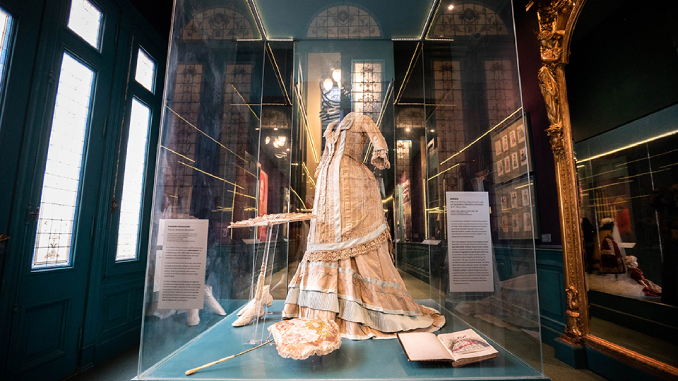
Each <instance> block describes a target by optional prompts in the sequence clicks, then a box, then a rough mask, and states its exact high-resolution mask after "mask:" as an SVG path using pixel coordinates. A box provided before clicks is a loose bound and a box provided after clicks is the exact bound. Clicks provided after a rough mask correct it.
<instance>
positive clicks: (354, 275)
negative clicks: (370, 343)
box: [283, 113, 445, 340]
mask: <svg viewBox="0 0 678 381" xmlns="http://www.w3.org/2000/svg"><path fill="white" fill-rule="evenodd" d="M325 138H326V144H325V150H324V152H323V156H322V159H321V161H320V163H319V165H318V168H317V170H316V177H317V181H316V190H315V200H314V204H313V214H315V215H316V216H317V218H316V219H315V220H311V226H310V229H309V235H308V241H307V248H306V252H305V254H304V257H303V259H302V261H301V263H300V264H299V267H298V269H297V272H296V274H295V275H294V277H293V278H292V279H291V280H290V284H289V292H288V295H287V299H286V300H285V307H284V309H283V317H284V318H296V317H301V318H320V319H328V320H334V321H336V323H337V324H338V325H339V328H340V332H341V334H342V336H343V337H347V338H350V339H356V340H361V339H369V338H372V337H377V338H390V337H395V333H396V332H402V331H413V330H419V331H435V330H438V329H440V327H442V326H443V325H444V324H445V318H444V317H443V316H442V315H440V314H439V313H438V311H436V310H433V309H430V308H427V307H423V306H421V305H419V304H417V303H416V302H414V300H413V299H412V297H411V296H410V294H409V293H408V292H407V289H406V288H405V284H404V282H403V280H402V278H401V277H400V274H398V271H397V270H396V268H395V266H394V265H393V262H392V257H391V252H390V251H391V249H390V246H391V245H390V239H391V236H390V233H389V229H388V225H387V223H386V219H385V217H384V212H383V206H382V205H383V204H382V202H381V195H380V192H379V187H378V184H377V180H376V178H375V177H374V175H373V174H372V172H371V171H370V170H369V169H368V168H367V166H365V165H364V164H363V162H362V157H361V156H362V154H363V150H364V147H365V144H366V143H367V142H371V143H372V146H373V149H374V150H373V154H372V161H371V162H372V164H373V165H375V166H376V167H377V168H380V169H384V168H389V167H390V164H389V162H388V147H387V145H386V141H385V140H384V137H383V136H382V135H381V133H380V132H379V129H378V127H377V126H376V124H375V123H374V122H373V121H372V119H370V118H369V117H367V116H365V115H362V114H358V113H350V114H348V115H347V116H346V117H345V118H344V119H343V121H342V122H341V123H340V124H339V126H337V122H333V123H331V124H330V125H329V126H328V127H327V130H326V131H325Z"/></svg>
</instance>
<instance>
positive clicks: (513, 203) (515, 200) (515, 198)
mask: <svg viewBox="0 0 678 381" xmlns="http://www.w3.org/2000/svg"><path fill="white" fill-rule="evenodd" d="M517 207H518V192H516V191H513V192H511V208H512V209H516V208H517Z"/></svg>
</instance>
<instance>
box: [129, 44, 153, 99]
mask: <svg viewBox="0 0 678 381" xmlns="http://www.w3.org/2000/svg"><path fill="white" fill-rule="evenodd" d="M134 79H135V80H136V81H137V82H139V83H140V84H141V85H142V86H143V87H145V88H146V89H148V91H151V92H152V91H153V82H154V81H155V62H153V60H152V59H151V57H149V56H148V55H147V54H146V53H144V51H143V50H141V49H139V54H138V55H137V69H136V72H135V74H134Z"/></svg>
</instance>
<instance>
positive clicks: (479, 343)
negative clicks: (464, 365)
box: [438, 329, 497, 361]
mask: <svg viewBox="0 0 678 381" xmlns="http://www.w3.org/2000/svg"><path fill="white" fill-rule="evenodd" d="M438 340H440V342H441V343H442V344H443V345H444V346H445V349H447V350H448V351H450V354H451V355H452V358H453V359H454V361H458V360H460V359H465V358H476V357H482V356H486V355H491V354H494V353H497V350H496V349H494V347H492V346H491V345H490V344H489V343H488V342H487V341H485V339H483V338H482V337H480V335H478V334H477V333H476V332H475V331H474V330H472V329H467V330H465V331H459V332H454V333H444V334H441V335H438Z"/></svg>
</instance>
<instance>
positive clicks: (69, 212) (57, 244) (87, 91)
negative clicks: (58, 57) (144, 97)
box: [33, 53, 94, 268]
mask: <svg viewBox="0 0 678 381" xmlns="http://www.w3.org/2000/svg"><path fill="white" fill-rule="evenodd" d="M93 84H94V72H93V71H92V70H91V69H90V68H88V67H87V66H85V65H83V64H82V63H81V62H79V61H78V60H76V59H75V58H73V57H71V56H70V55H69V54H68V53H64V55H63V60H62V63H61V72H60V73H59V84H58V87H57V95H56V102H55V107H54V116H53V117H52V130H51V133H50V136H49V148H48V151H47V164H46V166H45V174H44V180H43V184H42V193H41V198H40V209H39V219H38V226H37V232H36V238H35V250H34V252H33V267H34V268H36V267H47V266H50V267H51V266H66V265H68V264H70V262H71V245H72V241H73V232H74V229H73V228H74V220H75V209H76V203H77V200H78V190H79V188H80V176H81V173H82V170H81V169H82V164H83V155H84V148H85V136H86V132H87V127H88V124H89V114H90V107H91V99H92V88H93Z"/></svg>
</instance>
